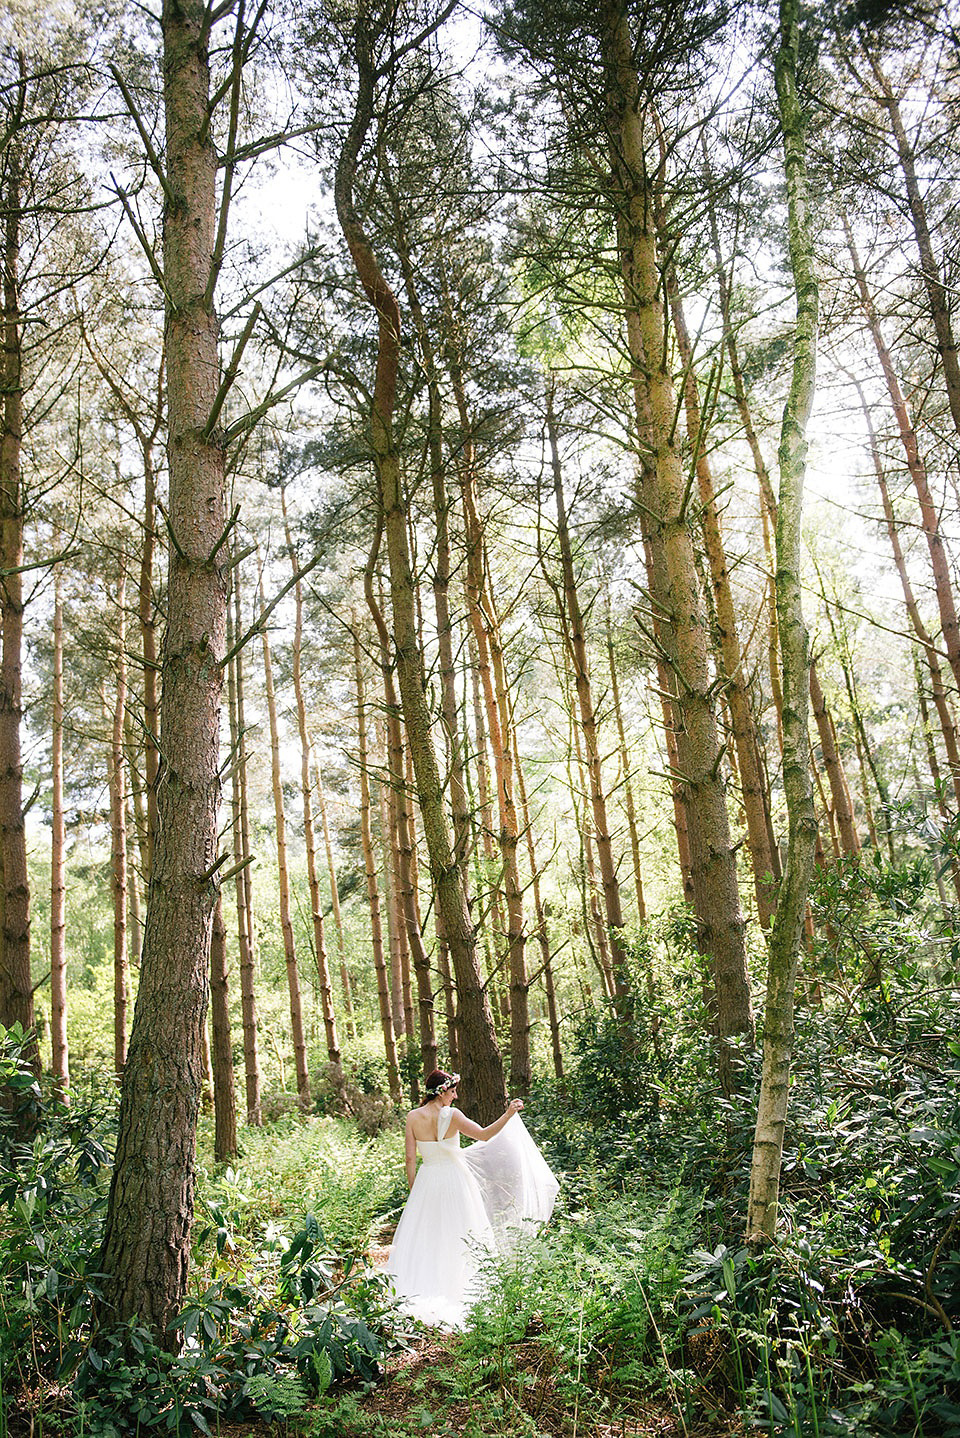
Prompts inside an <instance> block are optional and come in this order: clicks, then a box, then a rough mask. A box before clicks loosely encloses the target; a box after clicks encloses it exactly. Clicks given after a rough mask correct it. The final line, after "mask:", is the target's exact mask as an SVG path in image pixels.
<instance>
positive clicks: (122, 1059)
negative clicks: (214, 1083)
mask: <svg viewBox="0 0 960 1438" xmlns="http://www.w3.org/2000/svg"><path fill="white" fill-rule="evenodd" d="M120 566H121V567H120V577H119V580H118V582H117V667H116V685H115V692H114V703H113V724H112V727H111V734H110V753H109V776H110V782H109V786H108V787H109V791H110V836H111V837H110V872H111V888H112V891H113V1066H114V1072H115V1073H116V1075H117V1077H118V1078H119V1077H120V1076H121V1075H122V1074H123V1066H124V1064H125V1063H126V1059H127V1004H128V1002H129V998H130V978H129V970H128V966H127V795H126V785H125V783H124V776H125V772H126V755H125V753H124V745H123V719H124V711H125V709H126V704H127V660H126V653H125V650H126V610H125V605H126V589H127V576H126V570H125V561H124V560H123V559H122V558H121V561H120Z"/></svg>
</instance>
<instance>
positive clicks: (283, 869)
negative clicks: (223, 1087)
mask: <svg viewBox="0 0 960 1438" xmlns="http://www.w3.org/2000/svg"><path fill="white" fill-rule="evenodd" d="M265 609H266V600H265V598H264V593H263V582H262V580H261V583H260V610H261V613H262V612H263V611H264V610H265ZM260 638H261V641H262V643H263V679H264V688H265V690H266V695H267V714H268V716H269V720H270V761H271V762H270V772H271V776H272V780H273V813H274V821H275V824H276V844H277V884H278V888H279V900H280V932H281V934H282V935H283V956H284V960H285V962H286V969H287V989H288V992H289V995H290V1036H291V1039H292V1040H293V1060H294V1067H295V1069H296V1074H297V1099H298V1101H299V1103H300V1107H301V1108H302V1109H303V1110H304V1111H306V1110H307V1109H308V1108H309V1107H310V1071H309V1068H308V1065H307V1040H306V1035H305V1033H304V1027H303V996H302V993H301V990H300V969H299V966H298V963H297V947H296V942H295V940H294V935H293V919H292V918H291V914H290V874H289V870H288V868H287V818H286V813H285V812H284V804H283V773H282V770H281V767H280V726H279V723H278V721H277V695H276V689H275V687H274V683H273V662H272V659H271V656H270V641H269V639H268V637H267V625H266V622H265V621H264V622H263V624H262V626H261V629H260Z"/></svg>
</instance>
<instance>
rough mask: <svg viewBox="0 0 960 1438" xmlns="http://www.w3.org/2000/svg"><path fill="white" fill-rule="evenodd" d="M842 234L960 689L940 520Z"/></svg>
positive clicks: (959, 631)
mask: <svg viewBox="0 0 960 1438" xmlns="http://www.w3.org/2000/svg"><path fill="white" fill-rule="evenodd" d="M844 232H845V234H846V240H847V249H848V251H849V253H850V261H851V264H852V265H853V273H854V278H855V279H856V281H857V289H858V290H859V292H860V302H861V305H862V308H863V313H864V316H865V318H866V321H867V328H868V329H869V331H870V335H871V338H872V339H873V343H874V348H875V349H876V351H877V358H878V359H879V361H880V368H881V369H882V370H883V377H884V380H885V381H886V386H887V393H888V394H889V396H890V404H891V406H892V408H893V413H894V418H895V419H896V421H897V430H898V432H899V435H900V443H901V445H902V446H903V452H904V456H905V458H906V462H907V469H908V471H909V474H910V478H911V479H912V480H913V487H914V489H915V490H916V491H917V499H918V500H919V502H920V519H921V524H922V528H923V533H924V537H925V539H926V541H927V549H928V550H929V553H930V567H931V569H932V570H933V585H934V590H935V591H936V596H937V606H938V608H939V611H940V627H941V629H942V631H943V642H944V645H945V647H946V651H947V658H948V659H949V660H950V668H951V669H952V670H953V677H954V679H955V681H956V683H957V685H958V687H960V620H958V618H957V606H956V599H955V596H954V593H953V584H952V582H951V579H950V564H949V561H948V559H947V554H946V550H945V549H944V544H943V536H942V535H941V533H940V517H939V514H938V511H937V506H936V504H935V503H934V499H933V495H932V494H931V492H930V483H929V479H928V476H927V467H926V464H925V463H924V460H923V456H922V454H921V453H920V444H919V441H918V439H917V432H916V430H915V429H914V427H913V423H912V421H911V419H910V411H909V409H908V407H907V401H906V399H905V398H904V395H903V391H902V390H901V388H900V381H899V379H898V378H897V373H896V370H895V369H894V366H893V360H892V358H891V355H890V351H889V350H888V349H887V346H886V343H885V341H884V338H883V332H882V330H881V328H880V319H879V316H878V315H877V311H876V306H875V305H874V303H873V297H872V295H871V294H870V290H869V288H868V285H867V277H866V274H865V272H864V269H863V266H862V265H861V263H860V257H859V255H858V253H857V247H856V243H855V242H854V238H853V232H852V230H851V229H850V226H849V224H848V222H847V220H846V217H845V216H844ZM953 359H954V364H956V359H957V354H956V346H955V345H954V347H953Z"/></svg>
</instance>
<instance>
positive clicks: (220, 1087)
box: [210, 900, 237, 1163]
mask: <svg viewBox="0 0 960 1438" xmlns="http://www.w3.org/2000/svg"><path fill="white" fill-rule="evenodd" d="M210 1027H211V1030H212V1032H213V1042H212V1045H211V1048H212V1059H213V1156H214V1159H215V1160H216V1162H217V1163H227V1162H228V1160H229V1159H231V1158H236V1156H237V1100H236V1093H235V1090H234V1083H233V1040H232V1038H231V1035H230V1002H229V969H228V967H227V928H226V925H225V924H224V922H223V904H222V900H221V901H219V902H218V903H217V907H216V909H215V911H214V915H213V937H212V940H211V943H210Z"/></svg>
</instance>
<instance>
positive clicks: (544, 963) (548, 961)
mask: <svg viewBox="0 0 960 1438" xmlns="http://www.w3.org/2000/svg"><path fill="white" fill-rule="evenodd" d="M513 762H514V765H515V766H516V774H517V794H518V795H519V797H520V817H521V819H522V820H523V832H524V835H525V836H526V840H527V858H528V859H529V861H530V885H531V887H532V889H533V912H534V914H535V916H536V920H537V943H538V944H539V945H540V959H541V965H540V970H541V973H542V974H543V987H544V991H545V993H546V996H547V1021H548V1023H549V1025H550V1049H551V1053H552V1055H553V1072H554V1075H555V1077H556V1078H558V1079H562V1078H563V1049H562V1047H561V1045H560V1018H559V1014H558V1012H557V991H556V986H555V983H554V978H553V955H552V954H551V952H550V934H549V932H548V929H547V915H546V910H545V909H544V907H543V899H542V898H541V896H540V870H539V869H538V867H537V854H536V848H535V846H534V840H533V825H532V824H531V822H530V808H529V805H528V804H527V786H526V784H525V782H524V778H523V765H522V764H521V763H520V750H519V748H518V745H517V730H516V726H514V729H513Z"/></svg>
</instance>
